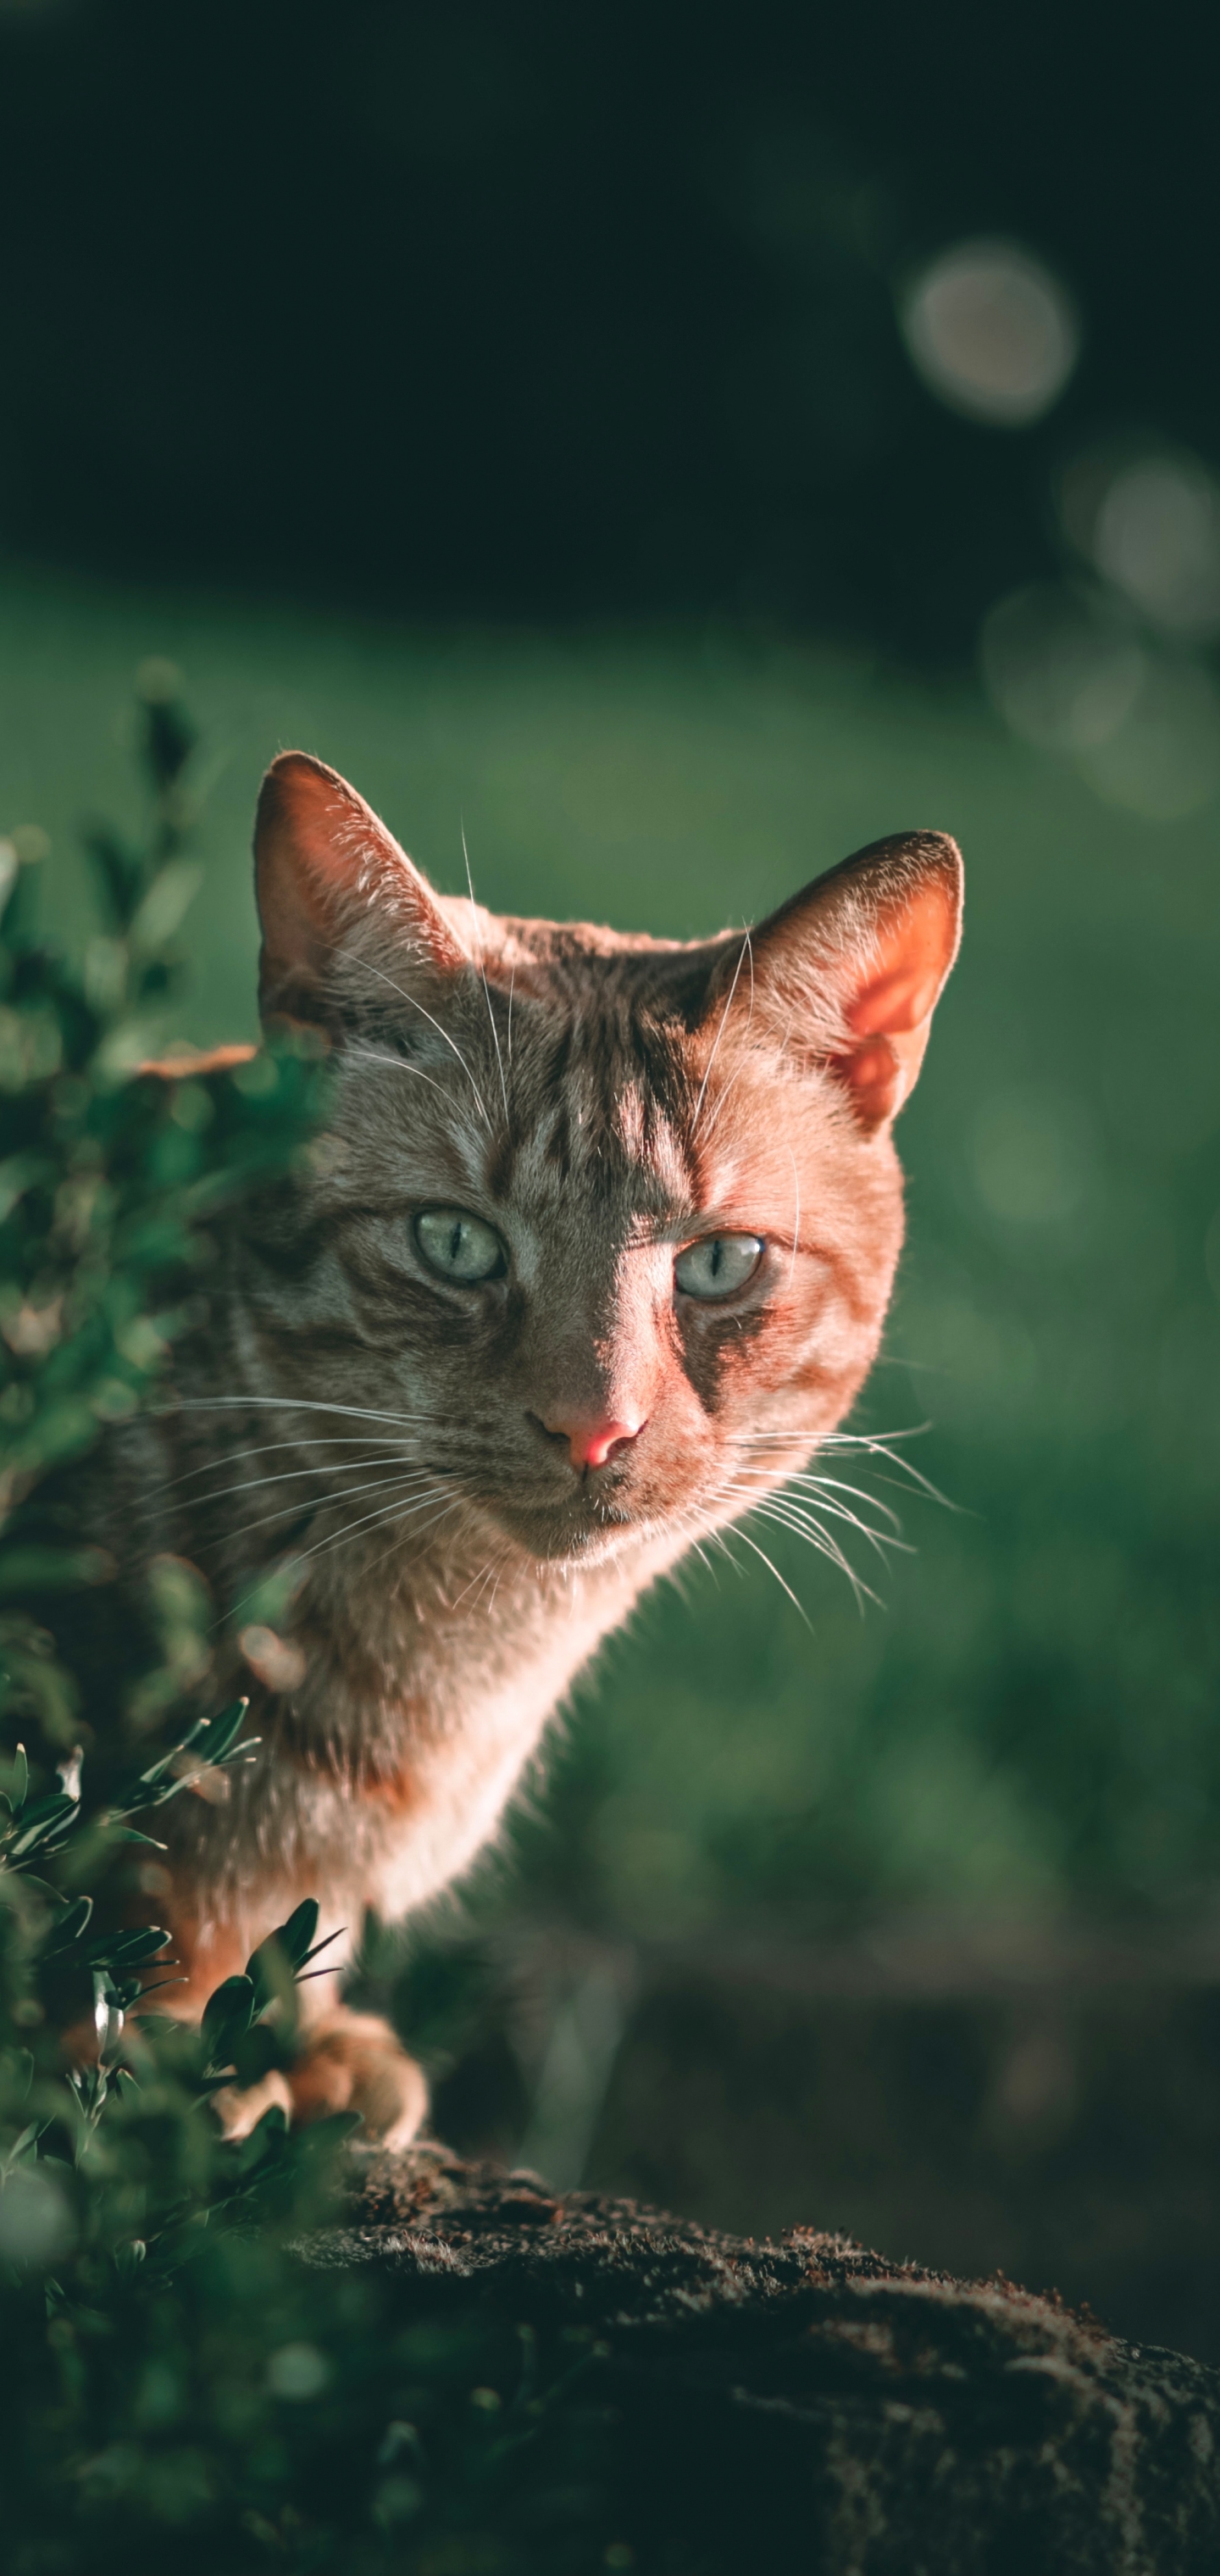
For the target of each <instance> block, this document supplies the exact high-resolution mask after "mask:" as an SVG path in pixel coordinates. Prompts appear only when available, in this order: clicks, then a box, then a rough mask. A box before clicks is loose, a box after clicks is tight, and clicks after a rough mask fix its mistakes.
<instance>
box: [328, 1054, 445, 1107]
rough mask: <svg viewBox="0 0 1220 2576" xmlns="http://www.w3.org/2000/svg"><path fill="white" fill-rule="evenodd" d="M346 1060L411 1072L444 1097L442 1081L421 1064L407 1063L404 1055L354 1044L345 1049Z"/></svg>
mask: <svg viewBox="0 0 1220 2576" xmlns="http://www.w3.org/2000/svg"><path fill="white" fill-rule="evenodd" d="M347 1061H348V1063H349V1064H384V1065H387V1066H388V1068H389V1070H390V1072H391V1073H410V1074H413V1075H414V1077H415V1080H416V1081H417V1082H426V1083H427V1085H428V1088H429V1090H430V1091H439V1093H440V1095H441V1098H442V1099H444V1097H445V1086H444V1083H443V1082H438V1081H437V1079H436V1076H435V1074H434V1073H425V1072H424V1069H423V1066H422V1065H419V1064H408V1062H407V1059H406V1057H405V1055H382V1054H381V1052H380V1050H379V1049H377V1048H375V1047H367V1046H354V1047H349V1048H348V1050H347Z"/></svg>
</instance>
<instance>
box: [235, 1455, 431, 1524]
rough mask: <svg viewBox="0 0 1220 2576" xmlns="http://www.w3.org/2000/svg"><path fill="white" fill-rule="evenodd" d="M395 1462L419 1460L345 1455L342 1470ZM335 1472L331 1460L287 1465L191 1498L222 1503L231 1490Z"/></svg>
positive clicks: (257, 1489) (250, 1490)
mask: <svg viewBox="0 0 1220 2576" xmlns="http://www.w3.org/2000/svg"><path fill="white" fill-rule="evenodd" d="M220 1463H221V1462H220V1461H219V1460H217V1461H216V1464H217V1465H219V1464H220ZM226 1463H228V1462H226ZM396 1463H397V1464H400V1465H401V1466H403V1467H413V1466H414V1465H415V1464H416V1461H415V1460H413V1459H410V1458H402V1459H400V1460H398V1461H395V1460H394V1459H392V1458H345V1459H344V1460H343V1461H342V1469H341V1472H347V1471H349V1470H351V1469H354V1468H359V1467H389V1466H393V1465H395V1464H396ZM333 1473H334V1469H333V1467H332V1464H331V1462H330V1461H329V1460H327V1461H323V1462H321V1463H319V1464H318V1465H317V1466H313V1467H285V1468H283V1469H281V1470H280V1471H279V1472H277V1473H276V1474H275V1475H273V1476H239V1477H238V1478H237V1480H236V1482H235V1483H234V1484H232V1485H211V1486H209V1487H208V1488H207V1490H206V1491H205V1492H203V1493H200V1494H196V1495H193V1496H192V1498H191V1499H192V1501H193V1502H199V1503H219V1502H221V1501H223V1500H224V1498H225V1497H226V1496H227V1495H229V1494H258V1493H261V1492H262V1490H263V1488H264V1486H266V1485H295V1484H299V1483H300V1481H301V1478H302V1477H303V1476H329V1475H331V1474H333ZM357 1490H359V1489H357ZM254 1526H255V1527H257V1526H258V1524H257V1523H255V1524H254Z"/></svg>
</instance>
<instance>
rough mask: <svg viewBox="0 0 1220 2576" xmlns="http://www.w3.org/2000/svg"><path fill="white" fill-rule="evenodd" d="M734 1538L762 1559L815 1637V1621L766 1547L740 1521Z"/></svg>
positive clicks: (799, 1617) (798, 1615)
mask: <svg viewBox="0 0 1220 2576" xmlns="http://www.w3.org/2000/svg"><path fill="white" fill-rule="evenodd" d="M734 1536H735V1537H737V1538H739V1539H742V1540H743V1541H744V1543H745V1545H746V1546H747V1547H748V1548H751V1549H752V1550H753V1553H754V1555H755V1556H757V1557H759V1558H760V1559H761V1561H762V1563H763V1564H764V1565H765V1566H766V1568H767V1572H768V1574H773V1575H774V1576H775V1580H776V1582H777V1583H778V1585H779V1588H780V1591H781V1592H786V1593H787V1596H788V1599H789V1600H790V1602H791V1603H792V1607H793V1609H794V1610H795V1612H796V1615H797V1617H798V1619H803V1620H804V1623H805V1626H806V1627H807V1628H808V1630H809V1634H810V1636H812V1635H813V1621H812V1619H811V1618H810V1616H809V1613H808V1611H807V1610H806V1609H805V1608H804V1607H803V1605H802V1604H801V1602H799V1601H798V1600H797V1597H796V1594H795V1592H794V1591H793V1589H792V1586H791V1584H790V1583H785V1581H784V1578H783V1575H782V1574H781V1573H780V1570H779V1567H778V1566H777V1565H774V1564H773V1563H772V1561H771V1558H770V1557H769V1556H768V1554H767V1551H766V1549H765V1547H759V1546H758V1545H757V1543H756V1541H755V1540H754V1539H752V1538H751V1536H750V1533H749V1531H748V1530H744V1529H743V1528H742V1526H741V1523H740V1521H738V1522H737V1523H736V1525H735V1529H734Z"/></svg>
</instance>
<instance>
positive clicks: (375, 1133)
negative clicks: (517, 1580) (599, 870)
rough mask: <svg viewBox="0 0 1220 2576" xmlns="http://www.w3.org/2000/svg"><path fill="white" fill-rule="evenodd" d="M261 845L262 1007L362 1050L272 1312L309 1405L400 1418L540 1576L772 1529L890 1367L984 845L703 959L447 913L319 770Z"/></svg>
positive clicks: (314, 767)
mask: <svg viewBox="0 0 1220 2576" xmlns="http://www.w3.org/2000/svg"><path fill="white" fill-rule="evenodd" d="M257 852H258V870H259V899H260V908H261V912H262V918H263V926H264V952H263V1002H264V1009H265V1011H266V1013H267V1015H268V1017H269V1018H271V1019H275V1018H276V1017H280V1018H283V1017H291V1018H293V1019H296V1020H306V1021H309V1022H312V1023H313V1024H315V1025H318V1026H321V1027H323V1028H324V1029H325V1030H326V1032H327V1034H328V1036H329V1038H330V1040H331V1042H332V1044H333V1046H334V1048H335V1050H336V1057H335V1069H336V1092H335V1104H334V1111H333V1117H332V1120H331V1124H330V1128H329V1131H328V1134H327V1136H326V1138H325V1139H323V1140H322V1143H321V1145H320V1147H319V1150H318V1152H317V1153H316V1155H315V1158H314V1170H313V1173H312V1176H311V1177H310V1178H309V1179H308V1180H307V1181H306V1182H304V1183H303V1184H302V1187H301V1190H300V1193H299V1194H298V1196H297V1199H296V1201H295V1203H294V1206H293V1209H292V1212H291V1215H290V1217H289V1219H288V1226H289V1233H290V1237H291V1240H290V1241H287V1242H286V1241H284V1240H283V1239H282V1237H281V1235H280V1226H281V1220H279V1219H277V1220H276V1221H275V1227H274V1229H273V1230H274V1232H275V1234H276V1235H277V1237H278V1238H279V1239H278V1240H277V1242H276V1243H275V1244H274V1245H273V1246H272V1247H271V1249H272V1250H273V1255H274V1259H273V1267H272V1268H271V1270H270V1271H269V1273H268V1278H269V1281H270V1282H271V1284H270V1285H269V1286H268V1287H267V1289H266V1291H265V1293H264V1294H263V1295H262V1296H260V1299H259V1306H260V1315H261V1319H262V1345H263V1349H264V1351H265V1353H266V1357H267V1364H268V1368H269V1371H270V1374H271V1376H272V1379H273V1381H274V1383H275V1385H276V1387H277V1389H278V1388H282V1389H283V1390H284V1392H285V1393H287V1394H292V1395H297V1396H305V1397H310V1398H313V1399H314V1400H320V1401H325V1402H329V1403H339V1402H342V1403H347V1404H352V1405H355V1406H359V1407H362V1408H364V1410H365V1412H366V1413H370V1414H372V1413H378V1412H380V1413H384V1414H385V1415H386V1416H387V1417H391V1416H392V1417H394V1418H395V1422H396V1425H397V1424H400V1425H401V1430H399V1429H398V1428H396V1429H395V1431H394V1433H393V1435H391V1434H390V1433H388V1432H387V1434H386V1437H387V1439H388V1438H389V1437H390V1436H393V1437H395V1438H398V1439H399V1440H400V1442H401V1444H402V1454H403V1455H404V1456H409V1457H411V1458H413V1459H415V1460H417V1461H418V1469H419V1472H420V1473H421V1474H423V1473H424V1472H425V1471H426V1472H427V1475H428V1476H429V1477H430V1479H431V1480H432V1481H431V1483H430V1485H429V1487H428V1491H429V1492H441V1491H443V1492H444V1493H445V1494H447V1495H449V1496H451V1497H452V1501H453V1503H454V1505H455V1506H457V1505H461V1506H463V1507H465V1508H466V1509H467V1510H469V1509H471V1508H473V1509H474V1510H475V1511H477V1513H478V1514H479V1515H480V1517H481V1518H483V1519H485V1520H488V1521H490V1522H491V1523H492V1524H493V1525H494V1527H495V1529H496V1530H497V1531H498V1532H499V1533H500V1534H502V1536H503V1537H504V1539H505V1540H506V1541H508V1542H515V1543H516V1544H518V1545H519V1546H520V1547H521V1548H523V1549H524V1550H525V1551H527V1552H528V1553H529V1554H531V1555H533V1556H534V1557H536V1558H538V1559H542V1560H552V1561H554V1560H562V1561H568V1562H572V1561H581V1562H590V1561H595V1560H596V1559H598V1558H599V1557H604V1556H606V1555H607V1554H609V1553H612V1552H615V1551H617V1550H621V1549H622V1548H623V1547H624V1546H631V1545H633V1544H634V1543H635V1542H637V1541H639V1540H641V1539H643V1540H645V1541H650V1540H652V1539H655V1538H656V1537H657V1536H658V1535H660V1536H662V1537H664V1538H673V1539H676V1540H687V1539H689V1540H692V1541H693V1540H697V1539H698V1537H699V1536H700V1534H701V1532H705V1531H707V1530H708V1529H710V1528H713V1527H715V1526H717V1525H719V1524H720V1523H723V1522H725V1521H728V1520H731V1519H733V1518H735V1517H737V1516H738V1515H739V1514H740V1513H742V1512H743V1511H745V1510H746V1509H748V1507H749V1504H750V1501H751V1499H752V1498H755V1497H757V1496H758V1495H760V1494H761V1493H762V1492H763V1491H764V1490H766V1489H767V1488H769V1487H770V1486H772V1485H774V1484H775V1483H777V1482H779V1481H780V1479H781V1478H782V1477H783V1476H784V1474H786V1473H787V1472H789V1471H790V1470H791V1469H792V1468H794V1467H797V1466H799V1465H800V1464H801V1463H802V1462H803V1460H804V1459H805V1458H807V1457H808V1455H809V1454H810V1452H811V1451H812V1450H813V1448H814V1447H815V1446H816V1444H817V1442H818V1441H819V1439H820V1438H822V1437H823V1436H824V1435H825V1433H826V1432H827V1431H829V1430H830V1429H831V1428H833V1426H834V1425H835V1424H836V1423H837V1422H838V1421H839V1420H840V1419H841V1417H842V1415H843V1413H844V1412H845V1410H846V1408H847V1406H848V1405H849V1404H850V1402H851V1399H852V1397H853V1395H854V1394H855V1391H856V1389H857V1387H858V1386H859V1384H860V1382H861V1380H862V1378H863V1377H864V1375H865V1373H866V1371H867V1369H868V1367H869V1365H870V1363H871V1361H872V1359H873V1357H874V1354H875V1352H876V1348H877V1343H878V1339H879V1337H880V1333H881V1328H882V1323H883V1319H884V1314H885V1307H886V1302H887V1299H888V1296H889V1292H890V1286H891V1282H892V1278H893V1272H894V1265H895V1261H896V1259H897V1254H898V1249H899V1244H900V1240H901V1232H902V1207H901V1179H900V1174H899V1169H898V1164H897V1159H896V1156H895V1154H894V1150H893V1146H892V1143H891V1141H890V1133H889V1128H890V1120H891V1118H892V1116H893V1113H894V1111H895V1109H896V1108H897V1106H898V1105H899V1103H900V1101H901V1098H902V1097H903V1095H904V1093H905V1091H906V1090H907V1089H908V1088H909V1086H910V1082H911V1081H912V1080H913V1079H914V1075H915V1072H916V1071H917V1069H918V1062H919V1058H920V1056H921V1054H922V1051H923V1045H924V1043H925V1041H926V1036H927V1028H928V1022H929V1019H930V1015H931V1011H932V1007H933V1005H934V1003H935V1000H936V997H937V994H938V992H939V990H940V987H941V984H942V983H943V980H944V977H945V975H946V973H947V972H948V968H949V966H950V964H951V962H952V958H953V954H954V951H955V947H956V942H957V935H958V921H959V912H960V861H959V860H958V857H957V852H956V850H955V848H954V846H953V844H952V842H950V841H947V840H945V839H944V838H943V837H942V836H939V835H934V834H919V835H908V836H905V837H904V838H903V839H902V840H899V841H891V842H887V843H882V844H878V845H877V847H876V848H875V849H874V850H872V851H870V852H865V853H862V854H861V856H860V858H859V859H857V860H855V861H852V862H848V863H847V865H846V867H845V868H844V869H841V870H836V871H835V872H834V874H833V875H832V876H830V877H828V878H824V879H823V880H821V881H820V883H819V884H818V885H817V886H815V887H814V888H812V889H810V890H808V891H807V893H806V894H805V895H804V896H802V897H798V898H797V899H796V901H795V902H794V903H793V904H792V905H789V906H786V907H785V908H784V910H783V911H782V912H781V913H779V914H777V915H774V916H773V917H772V919H771V920H770V921H769V922H767V923H764V924H763V925H762V926H761V928H760V929H759V930H758V931H756V932H754V933H753V934H751V935H750V936H749V937H748V938H747V937H746V936H744V935H743V934H742V933H739V932H738V933H730V934H728V935H726V936H725V937H724V938H721V939H717V940H713V941H710V942H708V943H706V944H703V945H698V946H693V947H681V946H678V945H675V944H672V943H664V942H654V941H650V940H647V939H634V938H633V939H628V938H622V937H620V936H618V935H617V934H615V933H612V932H609V931H605V930H597V929H590V928H586V927H583V926H582V927H570V926H569V927H559V926H556V925H554V924H551V923H545V922H533V921H519V920H504V919H497V918H495V917H493V916H490V915H488V914H486V913H484V912H482V911H481V910H479V909H477V908H476V907H474V906H473V905H472V904H470V903H467V902H466V901H464V900H463V901H458V900H455V899H453V898H442V897H438V896H436V895H435V894H433V893H432V891H431V889H430V888H428V887H427V886H426V884H425V883H424V881H423V879H422V878H420V876H419V875H418V872H417V871H416V870H415V869H414V868H413V867H412V866H411V863H410V861H409V860H408V859H406V857H405V856H404V854H403V853H402V852H401V851H400V850H399V849H398V847H397V845H396V844H395V843H394V842H393V841H392V840H391V838H390V836H389V834H388V833H387V832H386V831H385V828H384V826H383V825H381V824H380V823H378V822H377V820H376V818H375V817H374V816H373V815H372V814H371V813H370V812H369V810H368V808H367V807H365V806H364V805H363V804H362V802H361V800H360V799H359V798H358V797H356V796H355V795H354V793H353V791H352V790H351V789H350V788H348V787H347V786H346V785H345V783H344V782H343V781H342V780H340V779H338V778H337V777H336V776H335V775H334V773H333V772H331V771H328V770H325V769H323V768H322V767H321V766H320V764H318V763H316V762H312V761H309V760H307V759H306V758H305V757H304V756H303V755H301V754H293V753H289V754H285V755H283V756H282V758H281V759H280V760H279V761H278V762H277V763H276V764H275V767H274V769H273V770H272V771H271V772H270V773H269V776H268V780H267V782H266V784H265V787H264V792H263V799H262V802H261V805H260V819H259V829H258V838H257ZM409 1500H410V1498H409V1496H404V1502H403V1509H404V1512H406V1510H407V1508H408V1503H409ZM390 1502H391V1505H392V1502H393V1497H392V1496H391V1497H390ZM404 1528H405V1529H406V1530H407V1531H408V1532H409V1528H410V1523H409V1520H407V1521H405V1522H404Z"/></svg>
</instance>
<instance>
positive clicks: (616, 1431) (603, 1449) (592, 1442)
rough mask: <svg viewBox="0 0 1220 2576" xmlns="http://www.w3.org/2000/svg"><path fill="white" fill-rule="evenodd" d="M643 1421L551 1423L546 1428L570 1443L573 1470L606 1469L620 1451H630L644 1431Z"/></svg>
mask: <svg viewBox="0 0 1220 2576" xmlns="http://www.w3.org/2000/svg"><path fill="white" fill-rule="evenodd" d="M643 1428H644V1425H643V1423H642V1422H548V1424H547V1429H548V1431H550V1432H552V1433H558V1435H559V1437H560V1438H561V1439H563V1440H566V1441H567V1444H568V1447H569V1449H570V1451H571V1453H572V1464H573V1466H574V1467H580V1468H582V1469H583V1468H585V1467H604V1466H605V1465H606V1464H607V1461H608V1460H609V1459H611V1458H617V1457H618V1455H619V1453H620V1451H621V1450H623V1449H627V1448H630V1445H631V1443H632V1441H633V1440H635V1439H637V1438H638V1436H639V1434H640V1432H641V1431H642V1430H643Z"/></svg>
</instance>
